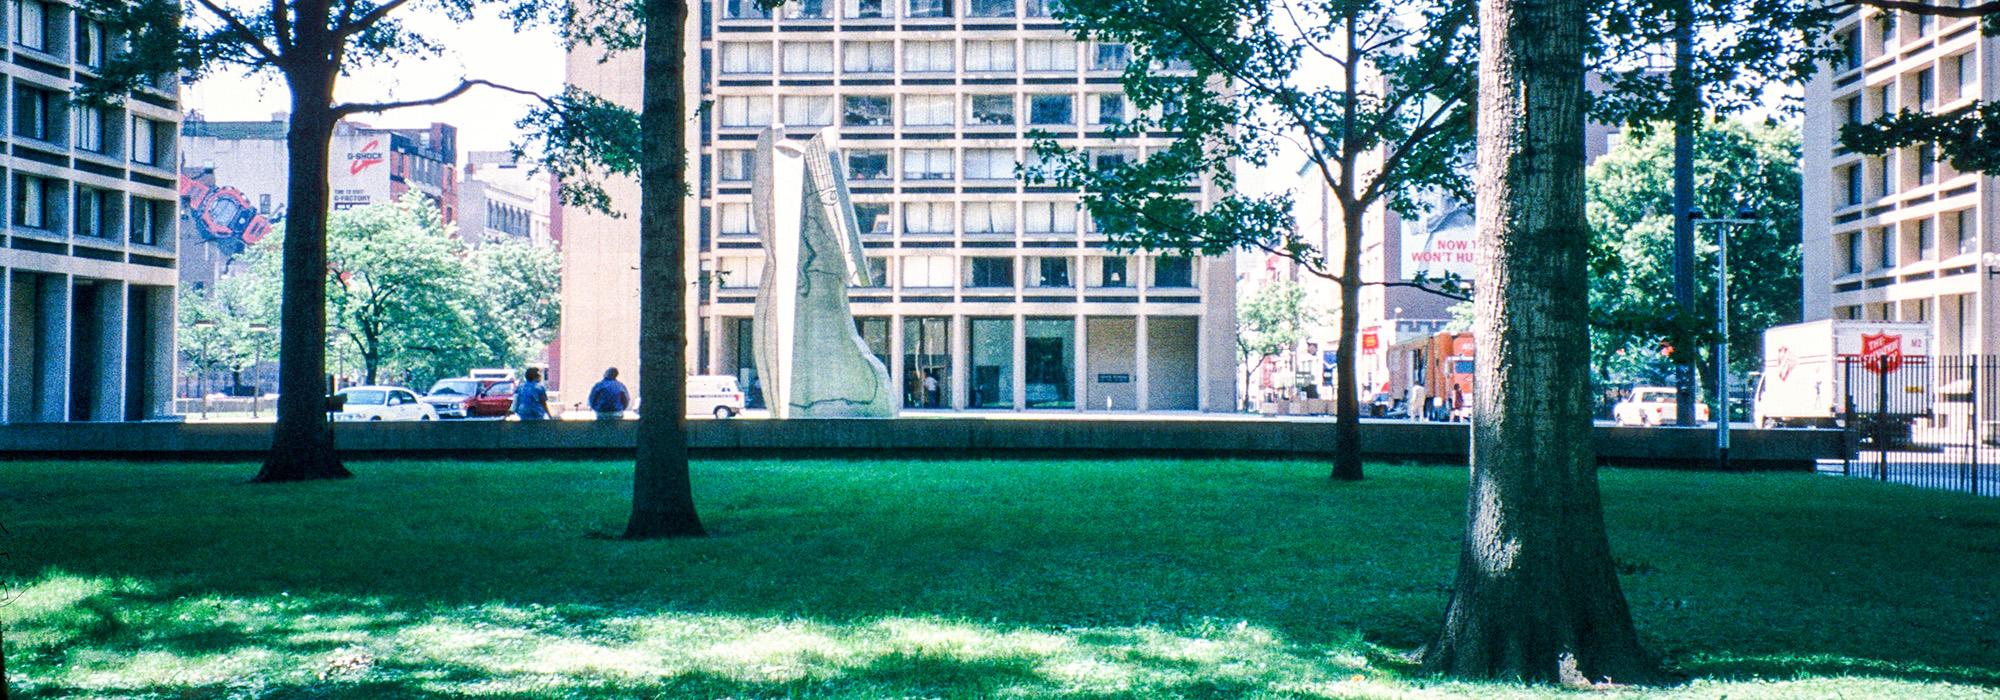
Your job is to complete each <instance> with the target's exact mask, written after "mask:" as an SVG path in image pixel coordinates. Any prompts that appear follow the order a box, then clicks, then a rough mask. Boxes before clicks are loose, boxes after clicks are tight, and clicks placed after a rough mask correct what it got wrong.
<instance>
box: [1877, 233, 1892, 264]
mask: <svg viewBox="0 0 2000 700" xmlns="http://www.w3.org/2000/svg"><path fill="white" fill-rule="evenodd" d="M1875 248H1876V250H1877V251H1878V252H1880V253H1881V254H1882V256H1881V259H1879V260H1877V261H1876V262H1877V263H1879V264H1878V265H1877V266H1876V267H1877V268H1878V269H1883V270H1886V269H1889V268H1892V267H1895V266H1896V241H1895V239H1894V238H1891V237H1890V236H1889V229H1888V228H1886V227H1885V228H1878V229H1875Z"/></svg>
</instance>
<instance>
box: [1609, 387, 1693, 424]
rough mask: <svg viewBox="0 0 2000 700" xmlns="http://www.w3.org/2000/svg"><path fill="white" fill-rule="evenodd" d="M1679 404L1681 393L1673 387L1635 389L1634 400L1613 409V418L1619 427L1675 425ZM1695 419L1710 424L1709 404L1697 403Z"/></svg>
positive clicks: (1633, 389)
mask: <svg viewBox="0 0 2000 700" xmlns="http://www.w3.org/2000/svg"><path fill="white" fill-rule="evenodd" d="M1679 403H1680V392H1679V391H1676V390H1675V389H1674V388H1673V387H1670V386H1640V387H1633V388H1632V398H1629V399H1626V400H1624V401H1620V402H1618V405H1616V406H1612V407H1611V418H1612V420H1615V421H1618V424H1619V425H1673V424H1674V421H1675V415H1676V414H1677V412H1678V411H1679ZM1694 419H1695V421H1696V422H1702V423H1705V422H1708V404H1706V403H1700V402H1697V403H1695V405H1694Z"/></svg>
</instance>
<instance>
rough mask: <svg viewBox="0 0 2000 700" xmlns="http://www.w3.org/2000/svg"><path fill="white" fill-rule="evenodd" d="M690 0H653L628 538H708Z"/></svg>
mask: <svg viewBox="0 0 2000 700" xmlns="http://www.w3.org/2000/svg"><path fill="white" fill-rule="evenodd" d="M686 25H687V0H646V41H645V74H644V75H645V77H644V78H643V81H644V83H645V101H644V104H643V105H642V108H641V110H640V116H639V131H640V135H641V138H642V139H643V140H644V141H645V147H644V148H645V150H644V152H643V153H642V154H641V155H642V157H643V158H644V160H643V161H642V162H641V163H640V164H639V180H640V183H639V186H640V194H639V323H640V326H639V385H640V386H641V387H642V388H643V391H645V392H646V396H645V405H644V408H643V409H642V410H641V411H640V412H639V455H638V460H637V463H636V464H634V465H633V469H632V518H631V520H629V521H627V522H626V524H625V537H626V538H627V539H649V538H655V537H700V536H702V535H704V534H706V533H705V532H704V531H703V530H702V527H701V518H700V517H698V516H696V514H695V510H694V492H693V488H692V486H691V484H690V483H689V478H688V447H687V416H686V414H687V371H686V364H687V363H686V357H685V356H686V354H687V330H686V324H687V309H686V307H685V306H683V301H684V300H685V298H686V295H687V286H688V285H687V273H686V271H685V269H684V268H683V264H684V263H685V261H686V258H687V253H686V249H685V246H686V245H687V236H686V231H685V226H684V225H683V223H684V221H685V216H684V215H683V214H684V212H683V208H684V207H685V206H686V205H687V204H686V203H687V138H686V135H685V132H683V131H682V129H683V128H684V126H683V125H684V124H685V122H686V119H687V102H686V100H685V95H684V93H683V92H682V86H683V83H684V81H685V74H684V73H683V69H684V68H685V66H686V61H687V55H686V53H685V50H684V48H683V47H682V41H681V38H682V35H683V33H684V30H685V28H686Z"/></svg>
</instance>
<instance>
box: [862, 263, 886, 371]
mask: <svg viewBox="0 0 2000 700" xmlns="http://www.w3.org/2000/svg"><path fill="white" fill-rule="evenodd" d="M861 264H863V265H865V266H867V268H868V284H867V285H866V286H867V287H869V288H871V289H874V288H885V287H888V286H889V259H888V258H884V257H879V256H873V255H871V256H868V257H866V258H862V259H861ZM882 366H884V367H887V366H889V360H888V358H883V360H882Z"/></svg>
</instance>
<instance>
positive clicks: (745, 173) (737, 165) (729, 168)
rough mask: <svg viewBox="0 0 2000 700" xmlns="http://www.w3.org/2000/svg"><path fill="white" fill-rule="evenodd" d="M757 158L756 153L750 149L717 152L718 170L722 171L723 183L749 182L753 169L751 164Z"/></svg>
mask: <svg viewBox="0 0 2000 700" xmlns="http://www.w3.org/2000/svg"><path fill="white" fill-rule="evenodd" d="M755 157H756V152H755V151H751V150H749V149H742V148H738V149H730V150H725V151H716V152H715V160H716V163H717V166H716V169H717V170H718V171H720V174H721V177H722V181H723V182H749V181H750V174H751V168H752V166H751V165H750V163H751V162H752V160H751V159H752V158H755Z"/></svg>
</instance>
